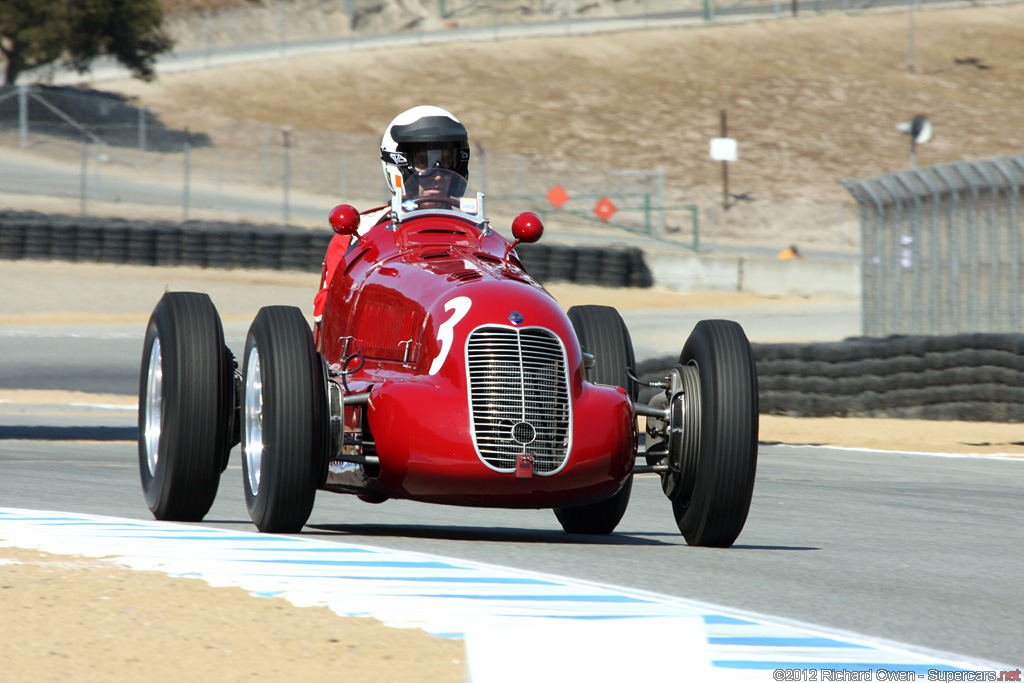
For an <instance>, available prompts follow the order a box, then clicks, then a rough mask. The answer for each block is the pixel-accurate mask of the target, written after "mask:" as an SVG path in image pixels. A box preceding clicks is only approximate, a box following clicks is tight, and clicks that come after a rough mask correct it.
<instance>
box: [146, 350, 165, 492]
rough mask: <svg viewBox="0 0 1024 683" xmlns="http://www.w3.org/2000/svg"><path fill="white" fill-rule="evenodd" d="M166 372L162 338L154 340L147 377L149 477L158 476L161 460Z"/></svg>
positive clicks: (147, 459)
mask: <svg viewBox="0 0 1024 683" xmlns="http://www.w3.org/2000/svg"><path fill="white" fill-rule="evenodd" d="M163 385H164V371H163V365H162V363H161V358H160V337H156V338H155V339H154V340H153V346H152V348H151V349H150V351H149V372H148V373H147V375H146V405H145V406H144V408H143V409H144V410H145V411H146V412H145V415H146V421H145V427H144V430H143V431H144V433H143V439H144V443H145V444H146V466H147V467H148V468H149V476H151V477H152V476H156V466H157V462H158V461H159V459H160V421H161V418H162V416H163Z"/></svg>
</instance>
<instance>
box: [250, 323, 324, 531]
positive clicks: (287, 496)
mask: <svg viewBox="0 0 1024 683" xmlns="http://www.w3.org/2000/svg"><path fill="white" fill-rule="evenodd" d="M322 367H323V366H322V363H321V361H320V355H319V354H318V353H317V352H316V349H315V348H314V346H313V335H312V333H311V332H310V329H309V325H308V324H307V323H306V319H305V318H304V317H303V315H302V312H301V311H300V310H299V309H298V308H295V307H292V306H268V307H265V308H262V309H260V312H259V313H258V314H257V315H256V319H255V320H253V323H252V326H251V327H250V328H249V335H248V338H247V339H246V343H245V366H244V368H245V369H244V372H243V377H244V380H243V386H244V395H243V398H242V406H241V418H242V425H241V437H242V472H243V488H244V490H245V504H246V507H247V508H248V510H249V516H250V517H251V518H252V521H253V522H254V523H255V524H256V527H257V528H258V529H259V530H260V531H264V532H273V533H297V532H299V531H300V530H301V529H302V527H303V526H304V525H305V523H306V520H308V519H309V515H310V513H311V512H312V510H313V500H314V498H315V496H316V488H317V485H318V480H319V478H320V474H321V472H322V463H323V457H324V448H325V447H326V443H325V438H324V425H325V424H326V422H325V420H324V417H325V405H326V397H325V395H324V394H325V385H324V382H323V376H322V375H323V370H322Z"/></svg>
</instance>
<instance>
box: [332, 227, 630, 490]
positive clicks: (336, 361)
mask: <svg viewBox="0 0 1024 683" xmlns="http://www.w3.org/2000/svg"><path fill="white" fill-rule="evenodd" d="M546 331H547V332H546ZM552 334H553V336H552ZM471 335H473V339H472V343H473V344H477V343H478V340H480V339H482V338H483V337H488V335H491V336H493V337H495V338H501V339H505V338H509V339H513V340H519V341H517V342H516V341H514V342H513V344H512V345H513V346H514V345H515V344H519V348H520V349H526V348H527V347H528V345H529V343H530V342H531V340H533V339H534V338H537V339H540V340H541V342H542V343H543V345H544V349H546V350H547V351H548V352H549V355H551V356H552V357H554V356H557V355H558V348H559V347H560V348H561V349H563V351H562V352H561V353H562V354H563V358H562V360H561V363H562V364H561V365H559V364H558V363H554V364H552V365H549V366H544V367H540V368H534V369H529V370H527V369H524V370H522V371H521V372H522V374H521V376H522V377H530V378H533V377H535V376H537V375H538V373H539V375H542V378H541V380H537V381H538V382H549V381H550V383H553V384H557V381H556V380H559V379H562V375H563V374H564V388H565V394H566V399H565V400H564V401H562V402H560V403H557V405H558V406H560V408H559V409H552V410H550V411H548V412H550V413H551V414H553V415H556V416H558V419H557V420H555V419H554V418H552V420H547V419H546V418H543V417H541V418H537V419H534V420H533V422H531V421H530V420H527V419H525V418H524V419H523V420H521V421H519V422H515V420H514V419H505V420H504V421H498V422H495V424H496V425H497V426H496V427H495V429H496V430H497V432H496V433H498V434H499V437H502V438H504V437H505V436H508V435H513V434H514V435H515V436H509V437H508V438H510V439H512V440H513V441H514V442H515V443H516V444H517V446H518V445H521V444H525V445H522V448H521V451H522V452H521V453H520V454H516V455H514V456H512V457H513V458H515V459H514V460H513V461H508V460H495V459H494V458H490V460H485V456H484V455H481V451H480V450H479V449H478V445H479V444H478V441H477V437H478V436H479V437H480V438H481V439H483V438H484V436H483V434H484V429H485V428H484V427H483V426H481V425H486V424H490V423H489V422H488V419H489V416H488V415H487V414H486V413H487V411H486V409H485V408H486V406H485V404H486V401H484V400H483V399H482V398H479V397H480V396H482V395H483V394H482V393H481V392H482V390H478V389H477V388H476V386H475V385H474V387H473V388H471V384H470V374H471V373H470V362H469V358H468V356H470V355H471V352H470V351H469V350H468V344H469V342H470V341H471V340H470V337H471ZM488 338H489V337H488ZM495 344H497V342H495ZM317 346H318V350H319V351H320V352H321V353H322V354H323V356H324V358H325V359H326V360H327V363H328V365H329V367H330V368H331V369H332V371H333V372H332V375H333V377H332V379H331V381H336V382H338V381H340V380H341V378H340V377H339V376H338V372H339V371H340V370H341V369H342V366H343V364H344V363H345V359H346V358H347V357H349V356H350V355H352V354H359V355H361V356H362V357H363V359H365V363H364V364H363V366H362V367H361V368H359V369H358V370H356V371H354V372H352V373H351V374H348V375H347V376H346V377H345V381H344V384H345V385H347V390H346V394H348V395H352V394H359V393H363V392H367V391H368V392H369V400H368V403H367V404H366V405H365V406H346V407H345V408H344V415H345V431H346V435H347V436H349V437H351V439H350V440H351V441H353V442H354V441H359V440H361V441H362V442H363V443H362V444H358V443H350V445H348V446H346V448H345V452H346V453H349V454H352V455H355V456H356V459H358V456H360V455H376V457H377V458H379V464H376V463H372V464H366V465H362V464H355V463H353V462H341V461H336V462H332V465H331V468H330V473H329V475H328V479H327V482H326V484H325V485H324V486H323V488H325V489H328V490H334V491H340V492H349V493H357V494H360V497H362V498H364V499H366V500H370V501H379V500H382V499H385V498H408V499H414V500H420V501H427V502H434V503H445V504H454V505H472V506H486V507H513V508H542V507H563V506H571V505H576V504H586V503H593V502H597V501H600V500H603V499H605V498H607V497H609V496H611V495H613V494H614V493H616V492H617V491H618V490H619V489H620V488H621V487H622V485H623V484H624V482H625V481H626V479H627V477H628V476H629V474H630V473H631V472H632V469H633V463H634V460H635V458H636V452H637V428H636V420H635V417H634V414H633V407H632V405H631V402H630V399H629V398H628V397H627V395H626V393H625V392H624V391H623V390H621V389H617V388H615V387H606V386H598V385H593V384H590V383H588V382H586V381H585V380H584V365H583V356H582V353H581V351H580V345H579V343H578V341H577V338H576V334H575V333H574V331H573V327H572V324H571V323H570V321H569V319H568V318H567V317H566V315H565V313H564V312H563V311H562V309H561V307H560V306H559V305H558V304H557V303H556V302H555V300H554V299H553V298H552V297H551V296H550V295H549V294H548V293H547V292H546V291H545V290H544V289H543V288H542V287H541V286H540V285H539V284H538V283H537V282H535V281H534V280H533V279H532V278H530V276H529V275H528V274H527V273H526V272H525V270H524V269H523V267H522V265H521V264H520V263H519V261H518V259H517V258H516V255H515V252H514V251H512V250H511V249H510V247H509V243H508V242H507V241H506V240H505V239H504V238H502V237H501V236H500V235H498V234H497V233H496V232H493V231H490V230H488V229H487V228H486V225H484V226H483V227H481V226H478V225H476V224H474V223H473V222H471V221H466V220H461V219H460V218H458V217H457V216H455V215H452V214H451V213H437V212H435V213H433V214H431V213H425V215H423V216H416V217H413V218H406V219H404V220H403V221H402V222H401V223H400V224H399V225H398V226H397V227H396V228H394V229H392V224H391V222H389V221H386V222H383V223H379V224H378V225H376V226H374V227H373V228H371V229H370V230H369V231H368V232H367V233H366V234H365V235H364V236H362V237H361V238H360V239H359V241H358V242H355V243H354V244H353V246H352V247H351V248H350V249H349V251H348V253H347V254H346V255H345V257H344V258H343V260H342V261H341V263H339V264H338V266H337V269H336V272H335V273H334V274H333V279H332V280H331V281H330V284H329V286H328V290H327V296H326V302H325V306H324V310H323V317H322V320H321V321H320V323H319V325H318V330H317ZM475 348H477V347H476V346H474V349H475ZM472 353H476V351H473V352H472ZM523 353H525V351H524V352H523ZM473 357H474V359H475V360H474V365H473V368H474V371H473V372H476V373H478V374H479V376H484V377H487V378H490V379H494V378H498V379H499V380H501V381H502V382H504V384H502V385H501V386H502V387H503V388H502V389H501V392H503V393H505V394H507V395H508V396H509V397H510V400H513V399H514V400H513V402H514V401H519V400H521V401H524V402H526V403H528V404H531V405H533V404H532V403H531V401H533V397H532V396H531V395H528V394H529V391H527V389H529V386H533V385H529V386H527V384H524V383H517V382H516V381H515V380H514V376H515V373H516V372H518V370H515V369H514V368H513V369H512V370H509V371H506V370H504V369H503V368H502V367H498V365H499V364H498V363H491V365H492V366H494V367H485V366H487V362H484V361H481V359H480V358H479V357H478V356H473ZM484 358H485V359H486V358H487V356H486V355H485V356H484ZM356 365H357V364H356V363H355V362H353V363H350V365H349V367H350V369H351V368H353V367H355V366H356ZM511 365H514V363H511ZM523 367H524V368H525V367H526V362H525V361H524V362H523ZM503 373H504V374H503ZM476 376H477V375H474V377H476ZM503 378H504V379H503ZM508 378H513V379H512V380H508ZM495 381H497V380H495ZM530 381H533V379H531V380H530ZM510 382H511V383H510ZM524 382H525V380H524ZM537 386H544V387H546V386H548V385H547V384H543V383H542V384H539V385H537ZM544 391H546V389H545V390H544ZM517 392H519V393H521V394H522V395H521V396H517V395H516V394H517ZM554 392H555V390H554V389H552V394H551V395H556V394H555V393H554ZM542 393H543V392H542ZM544 395H545V396H547V394H546V393H545V394H544ZM473 397H477V398H476V399H474V398H473ZM474 400H476V401H477V403H473V401H474ZM489 400H491V401H492V402H494V403H495V404H498V403H503V402H502V401H500V400H498V399H495V398H493V397H492V398H491V399H489ZM553 405H556V404H553ZM474 409H475V412H474ZM563 409H564V410H563ZM547 417H550V415H548V416H547ZM549 422H550V424H552V425H556V426H553V427H550V429H549V424H548V423H549ZM511 423H514V424H511ZM556 423H557V424H556ZM559 425H560V426H561V427H564V428H565V431H564V433H563V432H560V431H558V429H560V428H561V427H558V426H559ZM517 430H518V431H517ZM548 433H550V434H561V436H560V437H558V438H554V437H552V438H553V439H554V440H553V441H552V443H554V442H558V443H561V444H563V445H564V446H565V457H564V458H563V459H562V460H559V458H558V457H552V458H551V460H550V462H547V464H546V465H542V464H541V462H542V460H543V458H542V457H540V456H539V455H538V453H540V449H541V448H542V447H541V446H540V445H535V444H540V443H542V441H541V438H540V435H541V434H548ZM531 436H533V437H534V438H535V440H534V441H533V442H530V437H531ZM545 443H546V442H545ZM506 446H507V444H506ZM481 448H482V446H481ZM534 450H536V451H537V453H534V452H533V451H534ZM556 451H557V449H553V450H552V452H556ZM522 456H526V457H525V458H524V457H522ZM534 456H537V457H534ZM503 457H504V456H503ZM495 463H497V464H495ZM545 468H547V470H546V471H545ZM517 472H518V476H517Z"/></svg>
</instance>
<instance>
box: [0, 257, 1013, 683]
mask: <svg viewBox="0 0 1024 683" xmlns="http://www.w3.org/2000/svg"><path fill="white" fill-rule="evenodd" d="M316 286H317V275H316V274H309V273H281V272H252V271H213V270H203V269H199V268H175V269H161V268H142V267H131V266H111V265H98V264H67V263H48V262H4V263H0V291H4V292H5V293H6V296H5V297H4V301H3V304H2V306H0V330H2V329H4V328H7V329H12V328H25V327H32V328H37V327H40V326H42V327H53V328H60V327H70V326H81V325H93V324H98V325H101V326H102V325H103V324H117V325H119V326H120V325H122V324H137V325H138V326H139V331H140V340H141V335H142V331H143V328H144V325H145V322H146V320H147V319H148V316H149V312H150V310H151V309H152V306H153V305H154V303H155V301H156V300H157V299H159V297H160V295H161V293H162V292H163V291H164V290H165V289H189V290H198V291H206V292H208V293H210V295H211V297H212V298H213V299H214V301H215V302H216V303H217V305H218V307H219V308H220V310H221V312H222V314H223V315H224V317H225V319H234V320H238V319H243V318H246V317H251V316H252V315H253V314H255V312H256V310H257V309H258V307H259V306H260V305H263V304H265V303H269V302H274V303H285V304H293V305H297V306H300V307H302V308H303V309H304V310H306V309H308V308H309V303H310V299H311V295H312V293H313V291H314V290H315V288H316ZM550 290H551V292H552V294H554V295H555V297H556V298H557V299H558V300H559V301H560V302H561V303H562V305H563V306H566V307H567V306H570V305H575V304H584V303H601V304H606V305H613V306H616V307H617V308H620V309H628V308H636V307H650V306H652V304H654V303H656V305H657V306H659V307H681V306H701V307H708V306H713V307H721V309H722V316H723V317H728V316H729V309H731V308H732V309H734V308H737V307H749V306H759V305H765V304H766V300H764V299H761V298H759V297H754V296H750V295H739V294H735V295H733V294H722V293H709V294H687V293H679V292H670V291H667V290H666V291H659V292H657V294H658V296H646V295H645V296H638V295H637V292H636V291H629V290H608V289H602V288H596V287H579V286H572V285H552V286H551V287H550ZM82 401H94V402H97V403H115V404H116V403H121V404H127V405H130V404H133V403H134V402H135V401H136V398H135V397H134V396H119V395H99V394H91V395H90V394H75V393H72V392H43V391H18V390H5V391H0V410H5V411H6V410H8V409H17V406H25V405H26V404H41V403H45V404H55V403H56V404H61V403H74V402H82ZM761 439H762V441H765V442H784V443H791V444H829V445H835V446H842V447H861V448H875V449H882V450H910V451H928V452H940V453H979V454H984V453H993V452H995V453H1009V454H1012V456H1013V457H1019V458H1024V440H1022V438H1021V430H1020V427H1019V425H997V424H980V423H953V422H949V423H938V422H925V421H913V420H874V419H846V420H844V419H802V418H787V417H777V416H763V418H762V424H761ZM0 566H2V570H0V612H2V613H3V614H4V615H6V618H5V624H6V625H7V628H5V629H4V637H3V638H0V660H3V661H4V662H5V674H4V675H5V679H7V680H12V681H29V680H31V681H64V680H81V681H123V680H136V679H144V680H147V681H179V680H186V679H187V680H214V679H216V680H218V681H241V680H253V679H258V680H294V679H297V678H308V679H310V680H321V679H323V680H326V679H327V678H328V677H329V676H336V675H338V673H339V672H344V673H345V676H346V677H347V678H349V679H351V680H357V681H371V680H373V681H393V682H397V683H400V682H402V681H410V682H412V681H416V682H417V683H433V682H435V681H437V682H441V681H452V682H458V681H464V680H465V661H464V660H465V652H464V646H463V643H462V642H461V641H453V640H446V639H441V638H433V637H430V636H428V635H426V634H425V633H423V632H421V631H418V630H414V629H396V628H389V627H387V626H384V625H383V624H381V623H380V622H377V621H375V620H372V619H356V618H341V617H338V616H337V615H336V614H334V613H333V612H331V611H330V610H329V609H327V608H326V607H303V608H299V607H295V606H293V605H291V604H290V603H288V602H286V601H285V600H282V599H276V598H257V597H254V596H251V595H249V594H247V593H246V592H245V591H243V590H241V589H238V588H214V587H211V586H209V585H207V584H206V583H204V582H202V581H197V580H194V579H187V578H171V577H167V576H165V575H163V574H159V573H152V572H137V571H132V570H129V569H123V568H120V567H117V566H115V565H112V564H109V563H104V562H101V561H99V560H92V559H86V558H71V557H64V556H56V555H50V554H46V553H41V552H37V551H30V550H24V549H18V548H0ZM254 644H258V645H259V646H258V647H254Z"/></svg>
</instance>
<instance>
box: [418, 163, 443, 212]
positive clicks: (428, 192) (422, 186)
mask: <svg viewBox="0 0 1024 683" xmlns="http://www.w3.org/2000/svg"><path fill="white" fill-rule="evenodd" d="M418 181H419V194H418V196H419V197H424V198H426V199H430V198H431V197H447V196H448V186H449V185H450V184H451V174H449V173H442V172H441V171H440V170H438V169H435V170H434V172H433V173H429V172H428V173H425V174H422V175H420V176H419V178H418ZM420 206H421V207H423V208H438V206H440V205H439V204H437V205H433V204H431V203H425V202H421V203H420Z"/></svg>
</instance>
